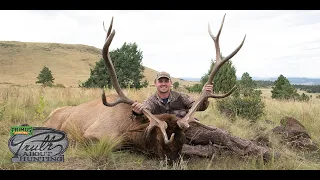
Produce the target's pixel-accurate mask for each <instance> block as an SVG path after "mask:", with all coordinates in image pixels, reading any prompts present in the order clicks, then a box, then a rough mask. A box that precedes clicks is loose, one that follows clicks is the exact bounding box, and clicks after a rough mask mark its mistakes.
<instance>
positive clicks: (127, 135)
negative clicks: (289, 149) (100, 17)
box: [45, 18, 271, 160]
mask: <svg viewBox="0 0 320 180" xmlns="http://www.w3.org/2000/svg"><path fill="white" fill-rule="evenodd" d="M223 22H224V18H223V21H222V24H221V27H220V30H219V32H218V34H217V36H216V37H215V36H213V35H212V33H211V30H210V27H209V28H208V30H209V34H210V36H211V37H212V39H213V40H214V44H215V47H216V63H215V66H214V67H213V69H212V72H211V73H210V75H209V77H208V81H207V83H206V86H204V88H203V91H202V93H201V96H200V97H199V98H198V99H197V100H193V99H192V98H191V97H190V96H188V95H186V94H183V93H179V92H175V91H171V89H170V88H171V84H172V82H171V78H170V75H169V74H168V73H166V72H160V73H159V74H158V75H157V77H156V79H155V82H154V83H155V86H156V87H157V92H156V93H155V94H154V95H152V96H151V97H150V98H148V99H147V100H146V101H144V102H143V103H138V102H136V101H133V100H131V99H129V98H128V97H126V96H125V95H124V93H123V92H122V90H121V89H120V86H119V83H118V80H117V75H116V73H115V70H114V66H113V64H112V60H111V58H110V55H109V46H110V44H111V42H112V39H113V37H114V35H115V30H113V31H112V32H111V30H112V23H113V18H112V20H111V24H110V27H109V29H108V31H106V29H105V31H106V32H107V37H106V41H105V44H104V46H103V49H102V56H103V59H104V62H105V64H106V67H107V70H108V73H109V76H110V79H111V81H112V85H113V87H114V88H115V90H116V92H117V93H118V95H108V96H107V97H106V96H105V92H104V90H103V89H102V99H98V100H93V101H90V102H87V103H83V104H80V105H78V106H67V107H62V108H58V109H56V110H54V111H53V112H52V113H51V114H50V115H49V117H48V119H47V121H46V122H45V126H46V127H51V128H55V129H59V130H63V131H66V132H69V130H70V128H73V127H74V126H76V127H77V129H78V130H79V131H80V134H81V135H82V136H83V138H85V139H89V140H102V139H103V138H105V137H108V138H120V137H121V140H122V141H121V142H120V144H119V146H118V148H120V149H121V148H122V147H126V148H128V147H131V149H135V150H138V151H139V152H145V153H147V154H149V155H152V156H154V157H158V158H161V159H164V158H168V159H170V160H177V159H178V158H179V157H180V155H181V151H182V147H183V145H184V144H189V145H208V144H210V143H213V144H217V145H222V146H225V147H227V148H228V149H229V150H231V151H233V152H235V153H236V154H239V155H263V157H265V158H270V157H271V156H270V151H269V149H267V148H266V147H262V146H258V145H256V144H254V143H253V142H251V141H249V140H245V139H241V138H239V137H235V136H232V135H230V134H229V133H228V132H226V131H224V130H221V129H219V128H216V127H212V126H210V127H209V126H206V125H203V124H201V123H200V121H199V120H197V119H195V118H193V117H192V116H193V114H194V113H195V112H196V111H204V110H205V109H206V108H207V107H208V105H209V101H208V98H224V97H227V96H229V95H230V94H231V93H232V92H233V90H234V89H235V87H234V88H232V89H231V90H230V91H229V92H228V93H226V94H222V95H217V94H213V93H212V92H213V85H212V81H213V78H214V76H215V74H216V73H217V71H218V70H219V68H220V67H221V66H222V65H223V64H224V63H225V62H226V61H228V60H229V59H230V58H232V57H233V56H234V55H235V54H236V53H237V52H238V51H239V50H240V48H241V47H242V45H243V43H244V40H245V38H244V39H243V41H242V43H241V44H240V45H239V46H238V48H237V49H236V50H235V51H234V52H232V53H231V54H230V55H229V56H227V57H226V58H224V59H221V57H220V47H219V36H220V33H221V28H222V25H223ZM110 102H112V103H110ZM168 137H170V138H168Z"/></svg>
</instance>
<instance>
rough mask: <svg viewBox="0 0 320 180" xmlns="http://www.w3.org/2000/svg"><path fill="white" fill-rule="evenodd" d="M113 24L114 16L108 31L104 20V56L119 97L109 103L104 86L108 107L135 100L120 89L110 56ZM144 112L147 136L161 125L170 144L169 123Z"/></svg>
mask: <svg viewBox="0 0 320 180" xmlns="http://www.w3.org/2000/svg"><path fill="white" fill-rule="evenodd" d="M112 24H113V17H112V20H111V23H110V27H109V30H108V31H106V28H105V26H104V22H103V28H104V30H105V31H106V32H107V37H106V41H105V44H104V46H103V49H102V57H103V59H104V62H105V64H106V66H107V70H108V72H109V76H110V78H111V82H112V85H113V87H114V88H115V90H116V91H117V93H118V95H119V98H118V99H117V100H116V101H115V102H113V103H108V102H107V99H106V95H105V92H104V89H103V88H102V96H101V97H102V103H103V104H104V105H105V106H108V107H112V106H115V105H117V104H119V103H126V104H129V105H132V104H133V103H134V101H132V100H131V99H129V98H128V97H126V96H125V95H124V94H123V92H122V90H121V89H120V86H119V82H118V79H117V75H116V71H115V69H114V66H113V63H112V60H111V57H110V54H109V46H110V44H111V42H112V39H113V37H114V35H115V33H116V32H115V30H113V31H112V32H111V29H112ZM142 113H143V114H144V115H145V116H147V118H148V119H149V121H150V123H149V125H148V127H147V129H146V132H147V136H148V135H149V134H150V132H151V130H152V129H153V128H154V127H159V128H160V130H161V132H162V135H163V138H164V142H165V144H168V143H170V142H172V141H173V139H174V133H172V134H171V137H170V139H169V140H168V135H167V133H166V129H167V127H168V125H167V123H166V122H164V121H160V120H159V119H157V118H156V117H155V116H154V115H152V114H151V112H150V111H148V110H147V109H142Z"/></svg>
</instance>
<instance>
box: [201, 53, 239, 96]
mask: <svg viewBox="0 0 320 180" xmlns="http://www.w3.org/2000/svg"><path fill="white" fill-rule="evenodd" d="M222 58H223V56H222V55H221V59H222ZM214 64H215V62H214V61H213V60H211V65H210V69H209V70H208V72H207V73H206V74H204V75H203V76H202V77H201V80H200V82H201V85H202V87H203V86H204V84H205V83H206V82H207V81H208V78H209V74H210V72H211V71H212V68H213V66H214ZM213 83H214V92H215V93H227V92H228V91H230V90H231V88H232V87H233V86H234V85H236V83H237V76H236V68H235V67H234V65H233V64H232V61H231V59H230V60H229V61H227V62H226V63H224V64H223V65H222V66H221V67H220V69H219V71H218V72H217V74H216V75H215V77H214V78H213ZM202 87H201V88H202ZM236 94H237V93H232V95H236Z"/></svg>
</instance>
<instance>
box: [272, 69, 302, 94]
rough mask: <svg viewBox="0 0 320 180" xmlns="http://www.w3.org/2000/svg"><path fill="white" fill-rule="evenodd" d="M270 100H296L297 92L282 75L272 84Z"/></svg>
mask: <svg viewBox="0 0 320 180" xmlns="http://www.w3.org/2000/svg"><path fill="white" fill-rule="evenodd" d="M271 93H272V95H271V98H273V99H285V100H289V99H296V98H299V94H298V93H297V90H296V89H295V88H294V87H293V86H292V85H291V84H290V81H289V80H288V79H287V78H286V77H285V76H283V75H282V74H281V75H280V76H279V77H278V79H277V80H276V81H275V82H274V87H272V90H271Z"/></svg>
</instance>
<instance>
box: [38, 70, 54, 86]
mask: <svg viewBox="0 0 320 180" xmlns="http://www.w3.org/2000/svg"><path fill="white" fill-rule="evenodd" d="M37 79H38V81H36V83H40V84H43V86H52V84H53V81H54V78H53V76H52V73H51V70H50V69H49V68H48V67H46V66H44V67H43V68H42V70H41V71H40V73H39V75H38V77H37Z"/></svg>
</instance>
